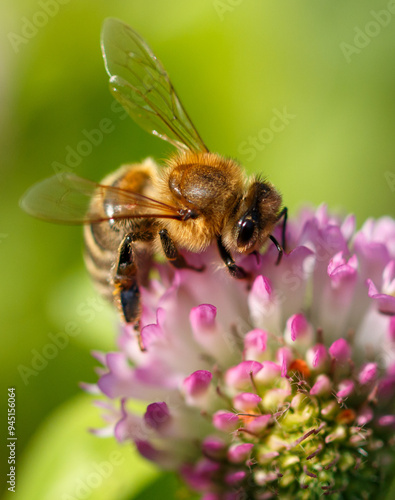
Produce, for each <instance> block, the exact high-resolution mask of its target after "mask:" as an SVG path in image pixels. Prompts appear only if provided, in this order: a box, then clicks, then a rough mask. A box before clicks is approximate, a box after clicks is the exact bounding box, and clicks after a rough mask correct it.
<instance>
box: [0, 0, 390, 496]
mask: <svg viewBox="0 0 395 500" xmlns="http://www.w3.org/2000/svg"><path fill="white" fill-rule="evenodd" d="M393 5H394V2H392V1H391V2H389V1H376V2H374V4H373V3H372V2H370V1H368V0H359V1H358V2H343V1H340V0H339V1H331V2H325V1H314V2H312V1H305V0H300V1H298V2H290V1H287V2H275V1H267V0H244V1H243V0H190V1H188V2H185V1H181V0H170V1H167V2H163V1H160V0H134V1H125V0H122V1H121V0H112V1H111V2H107V1H104V0H83V1H77V0H62V1H61V0H41V1H36V0H18V2H13V3H11V2H7V3H4V2H3V3H2V6H1V7H0V9H1V10H0V13H1V15H0V27H1V34H2V36H1V46H0V61H1V62H0V64H1V71H0V102H1V115H0V128H1V130H0V143H1V155H0V162H1V174H2V176H1V183H0V189H1V197H0V202H1V205H2V207H1V221H0V255H1V275H0V276H1V284H2V286H1V300H0V307H1V315H0V322H1V335H2V348H1V351H0V356H1V363H0V366H1V375H0V379H1V384H2V388H1V398H0V400H1V411H2V414H3V415H4V417H3V423H2V435H3V431H4V434H5V432H6V400H7V391H6V388H7V387H10V386H12V387H15V388H16V392H17V433H16V435H17V437H18V442H17V493H16V494H15V495H14V496H11V494H10V495H6V496H5V498H7V499H8V498H14V499H15V498H16V499H18V500H19V499H29V500H35V499H39V500H47V499H48V500H52V499H56V500H57V499H61V500H67V499H68V500H70V499H73V500H74V499H77V498H89V499H95V500H96V499H102V498H103V499H116V500H126V499H132V498H159V497H160V498H174V495H175V494H174V490H175V489H177V484H176V480H175V479H174V478H172V477H171V476H164V477H163V476H159V475H158V472H157V471H156V469H155V468H154V467H152V466H151V465H149V464H147V463H146V462H145V461H143V460H141V459H136V457H135V455H134V451H133V450H132V448H131V447H129V446H126V447H119V446H118V445H117V444H116V443H114V441H113V440H112V439H107V440H105V439H98V438H96V437H94V436H91V435H90V434H88V433H87V432H86V429H87V428H88V427H95V426H97V427H100V426H101V425H102V423H101V419H100V418H99V412H98V410H97V409H95V408H92V405H91V399H92V398H91V397H89V396H86V395H84V394H82V391H81V390H80V388H79V387H78V383H79V382H80V381H88V382H95V381H96V375H95V373H94V367H95V366H96V363H95V362H94V361H93V360H92V358H91V355H90V352H91V351H92V350H100V349H102V350H111V349H115V332H116V327H115V324H116V316H115V315H113V313H112V311H110V310H109V309H108V308H107V307H105V306H103V304H102V303H101V302H99V301H98V300H97V296H96V294H95V292H94V291H93V289H92V288H91V285H90V282H89V279H88V277H87V275H86V273H85V271H84V269H83V264H82V257H81V248H82V236H81V229H80V228H75V227H74V228H70V227H64V226H63V227H62V226H54V225H50V224H46V223H43V222H40V221H37V220H33V219H32V218H30V217H28V216H27V215H25V214H24V213H22V212H21V210H20V209H19V207H18V200H19V198H20V196H21V195H22V194H23V192H24V191H25V190H26V189H27V188H28V187H29V186H30V185H31V184H33V183H35V182H36V181H38V180H40V179H42V178H44V177H48V176H50V175H52V174H53V173H54V165H55V166H56V165H59V164H63V165H64V164H65V163H66V155H67V151H69V150H70V148H71V149H75V148H77V146H78V145H79V144H80V142H81V141H82V140H84V139H86V137H85V135H84V130H85V131H91V130H92V129H97V128H98V126H99V123H100V121H101V120H102V119H103V118H108V119H109V120H111V123H112V124H113V129H114V130H113V131H112V132H111V133H108V134H104V136H103V140H102V141H99V142H100V143H99V144H97V145H94V146H92V148H91V149H92V150H91V152H90V153H89V154H86V155H85V156H84V157H82V158H81V159H80V162H78V161H76V163H79V164H78V165H75V166H73V170H74V171H75V172H76V173H77V174H79V175H82V176H85V177H88V178H91V179H94V180H100V179H101V178H102V177H103V176H104V175H105V174H107V173H108V172H110V171H112V170H114V169H115V168H117V167H118V166H119V165H120V164H121V163H123V162H127V161H136V160H137V161H138V160H140V159H142V158H144V157H145V156H147V155H152V156H154V157H155V158H158V159H160V158H164V157H165V156H166V154H167V153H168V152H169V151H170V148H169V147H168V146H167V145H166V144H164V143H162V142H161V141H159V140H158V139H156V138H154V137H151V136H149V135H148V134H147V133H145V132H143V131H141V130H140V129H139V128H138V127H137V126H136V125H135V124H134V123H133V122H132V120H131V119H129V118H127V119H122V114H121V113H119V112H118V113H116V112H114V111H112V108H111V103H112V97H111V95H110V93H109V90H108V83H107V76H106V73H105V71H104V67H103V62H102V58H101V53H100V47H99V36H100V29H101V24H102V22H103V19H104V18H105V17H108V16H114V17H118V18H120V19H122V20H123V21H125V22H126V23H128V24H130V25H132V26H133V27H134V28H135V29H137V30H138V31H139V32H140V33H141V34H142V35H143V37H144V38H145V39H146V40H147V41H148V42H149V44H150V45H151V47H152V48H153V49H154V51H155V53H156V54H157V55H158V56H159V57H160V59H161V60H162V62H163V63H164V65H165V67H166V68H167V70H168V72H169V74H170V76H171V78H172V81H173V83H174V85H175V87H176V89H177V92H178V94H179V95H180V96H181V100H182V101H183V103H184V105H185V107H186V109H187V110H188V112H189V114H190V116H191V117H192V119H193V122H194V123H195V125H196V127H197V129H198V130H199V131H200V134H201V135H202V137H203V139H204V140H205V142H206V144H207V145H208V147H209V148H210V149H211V150H213V151H217V152H219V153H222V154H225V155H229V156H234V157H238V158H239V160H240V161H241V162H243V163H244V164H245V167H246V169H247V170H248V172H262V173H263V174H264V175H265V176H267V177H268V178H269V179H270V180H271V181H272V182H273V183H274V184H275V185H276V186H277V187H278V188H279V189H280V190H281V192H282V193H283V197H284V201H285V203H286V205H287V206H288V207H289V209H290V213H291V216H292V213H295V211H296V210H297V209H298V207H300V206H302V205H303V204H306V203H309V204H313V205H317V204H320V203H322V202H326V203H327V204H328V205H329V207H330V208H331V209H334V210H339V211H342V212H343V213H348V212H353V213H355V214H356V215H357V222H358V225H359V226H360V225H361V224H362V223H363V221H364V220H365V219H366V218H367V217H370V216H374V217H379V216H381V215H384V214H390V215H395V214H394V201H395V137H394V133H395V8H394V7H393ZM391 9H392V10H393V12H391ZM45 10H47V12H48V13H47V14H45ZM284 111H285V112H286V114H287V116H288V118H285V119H284V127H283V130H282V131H277V132H273V131H270V126H271V120H272V119H273V117H274V116H276V114H279V113H283V116H284ZM254 137H255V138H256V139H254ZM253 141H255V146H253V147H251V143H252V142H253ZM54 162H55V163H54ZM56 162H58V163H56ZM70 322H74V323H75V324H76V326H77V327H78V328H79V329H80V333H79V334H78V335H76V336H75V337H72V338H70V341H69V343H68V345H67V346H64V348H62V349H60V348H59V349H57V352H54V350H53V349H52V351H51V348H50V347H48V344H51V343H52V345H53V342H52V340H51V339H53V335H56V334H58V333H59V332H64V331H65V328H67V325H69V324H70ZM51 334H52V337H51ZM43 352H45V353H46V355H45V358H44V361H43V358H40V356H42V355H43ZM50 356H53V357H52V359H50ZM40 359H41V361H40ZM29 370H30V371H29ZM2 442H3V450H2V451H1V456H2V464H3V465H4V466H5V465H6V463H5V460H3V459H5V458H6V456H7V450H6V449H5V445H4V442H5V440H2ZM118 451H120V453H121V458H119V457H118V459H117V460H115V459H114V455H113V454H114V453H116V452H118ZM113 459H114V460H113ZM103 462H109V463H110V464H111V465H112V467H113V471H112V473H111V474H110V475H109V477H104V476H103V475H102V476H100V477H101V482H100V484H96V486H95V485H92V484H91V485H90V486H89V485H88V486H87V483H86V481H87V477H89V474H90V473H92V471H95V470H97V467H99V465H98V464H100V463H103ZM3 465H2V466H3ZM6 470H7V471H8V467H7V469H6V468H5V467H4V468H2V470H1V477H2V478H4V477H5V473H6V472H5V471H6ZM4 483H5V481H4V480H3V481H2V487H4ZM84 485H85V489H84ZM147 488H148V489H147ZM149 488H151V489H149ZM155 488H156V489H155ZM159 491H160V493H158V492H159ZM84 495H85V496H84Z"/></svg>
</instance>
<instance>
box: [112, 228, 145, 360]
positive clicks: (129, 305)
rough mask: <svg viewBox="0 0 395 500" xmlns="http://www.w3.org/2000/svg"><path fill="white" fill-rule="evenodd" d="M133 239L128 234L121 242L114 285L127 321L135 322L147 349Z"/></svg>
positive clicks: (140, 342)
mask: <svg viewBox="0 0 395 500" xmlns="http://www.w3.org/2000/svg"><path fill="white" fill-rule="evenodd" d="M133 241H134V238H133V235H132V234H127V235H126V236H125V238H124V239H123V240H122V242H121V244H120V247H119V260H118V267H117V269H116V273H115V276H114V285H115V293H116V295H118V297H119V303H120V308H121V312H122V315H123V317H124V319H125V322H126V323H131V324H133V326H134V329H135V330H136V331H137V332H138V342H139V346H140V349H141V350H142V351H145V347H144V344H143V341H142V338H141V333H140V325H139V320H140V315H141V307H140V289H139V285H138V281H137V265H136V256H135V252H134V249H133Z"/></svg>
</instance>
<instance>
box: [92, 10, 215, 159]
mask: <svg viewBox="0 0 395 500" xmlns="http://www.w3.org/2000/svg"><path fill="white" fill-rule="evenodd" d="M101 46H102V53H103V58H104V62H105V66H106V70H107V73H108V74H109V75H110V89H111V91H112V93H113V95H114V96H115V98H116V99H117V100H118V101H119V102H120V103H121V104H122V106H123V107H124V108H125V109H126V111H127V112H128V113H129V115H130V116H131V117H132V118H133V119H134V120H135V121H136V123H138V124H139V125H140V127H142V128H143V129H144V130H146V131H147V132H150V133H151V134H154V135H156V136H158V137H160V138H161V139H163V140H165V141H168V142H170V143H171V144H173V145H174V146H176V147H177V148H178V149H180V150H191V151H194V152H203V151H207V148H206V146H205V145H204V143H203V141H202V139H201V138H200V136H199V134H198V133H197V131H196V129H195V127H194V126H193V124H192V122H191V120H190V118H189V116H188V115H187V113H186V111H185V109H184V107H183V106H182V104H181V102H180V100H179V98H178V97H177V94H176V92H175V90H174V88H173V85H172V84H171V82H170V79H169V76H168V74H167V72H166V70H165V69H164V67H163V66H162V64H161V62H160V61H159V60H158V59H157V58H156V56H155V54H154V53H153V52H152V51H151V49H150V48H149V47H148V45H147V44H146V43H145V41H144V40H143V39H142V38H141V37H140V35H139V34H138V33H136V32H135V31H134V30H133V29H132V28H131V27H130V26H128V25H127V24H124V23H123V22H121V21H119V20H118V19H113V18H109V19H106V20H105V21H104V24H103V29H102V34H101Z"/></svg>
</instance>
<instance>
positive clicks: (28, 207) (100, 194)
mask: <svg viewBox="0 0 395 500" xmlns="http://www.w3.org/2000/svg"><path fill="white" fill-rule="evenodd" d="M95 199H98V200H99V202H100V203H94V200H95ZM20 205H21V207H22V209H23V210H25V211H26V212H27V213H29V214H30V215H33V216H34V217H38V218H39V219H44V220H47V221H51V222H57V223H63V224H93V223H97V222H103V221H105V220H112V219H114V220H115V219H131V218H137V217H138V218H147V217H155V218H164V219H169V218H170V219H179V220H182V214H181V212H179V211H178V210H177V209H176V208H175V207H171V206H170V205H167V204H165V203H162V202H160V201H158V200H154V199H152V198H149V197H147V196H144V195H142V194H139V193H134V192H132V191H128V190H126V189H120V188H117V187H113V186H106V185H103V184H98V183H96V182H93V181H89V180H87V179H83V178H81V177H77V176H76V175H73V174H63V175H59V176H54V177H50V178H49V179H45V180H43V181H42V182H39V183H38V184H35V185H34V186H32V187H31V188H30V189H29V190H28V191H27V192H26V193H25V195H24V196H23V198H22V199H21V202H20Z"/></svg>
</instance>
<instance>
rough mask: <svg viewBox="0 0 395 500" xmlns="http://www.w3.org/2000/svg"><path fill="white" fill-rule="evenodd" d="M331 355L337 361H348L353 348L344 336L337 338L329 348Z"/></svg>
mask: <svg viewBox="0 0 395 500" xmlns="http://www.w3.org/2000/svg"><path fill="white" fill-rule="evenodd" d="M329 352H330V354H331V356H332V357H333V358H334V359H336V360H337V361H341V362H344V361H347V360H348V359H350V356H351V348H350V346H349V345H348V343H347V341H346V340H344V339H343V338H340V339H338V340H335V342H333V344H332V345H331V346H330V348H329Z"/></svg>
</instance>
